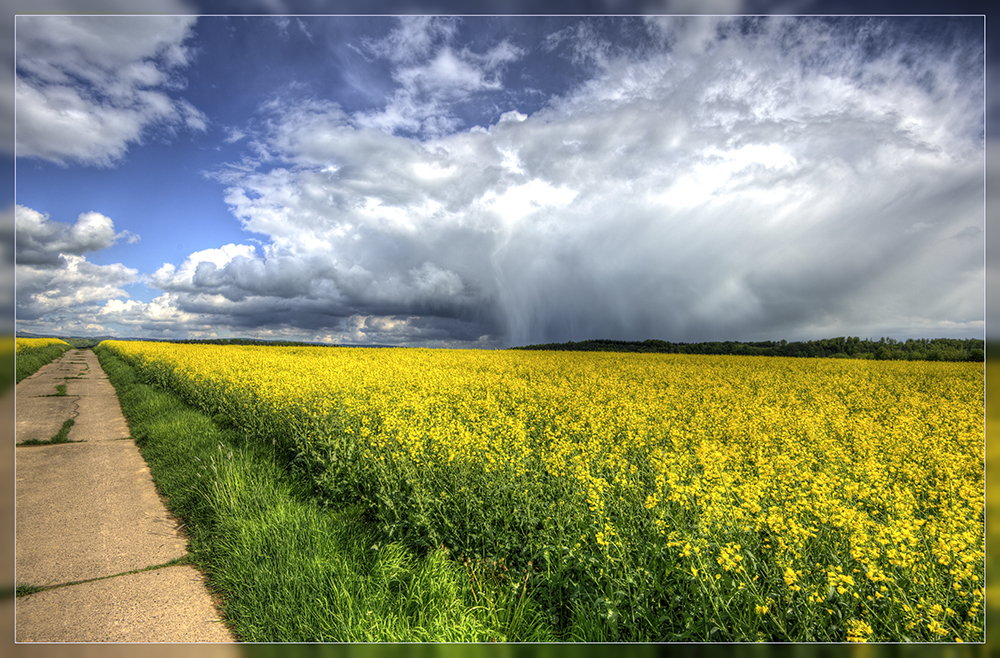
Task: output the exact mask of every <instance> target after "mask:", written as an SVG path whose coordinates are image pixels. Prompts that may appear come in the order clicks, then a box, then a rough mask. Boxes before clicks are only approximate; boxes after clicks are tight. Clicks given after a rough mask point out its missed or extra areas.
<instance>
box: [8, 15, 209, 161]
mask: <svg viewBox="0 0 1000 658" xmlns="http://www.w3.org/2000/svg"><path fill="white" fill-rule="evenodd" d="M195 20H196V18H195V17H193V16H156V17H150V16H19V17H18V18H17V21H16V41H17V43H16V49H17V50H16V65H17V77H16V80H15V111H16V113H17V136H16V140H17V142H16V149H17V155H18V156H19V157H38V158H42V159H46V160H51V161H53V162H58V163H66V162H70V161H76V162H81V163H86V164H93V165H98V166H110V165H112V164H114V163H116V162H117V161H118V160H120V159H121V158H122V157H123V156H124V154H125V152H126V151H127V150H128V147H129V144H133V143H141V142H142V139H143V136H144V134H146V132H148V131H149V130H151V129H154V128H159V129H166V130H173V129H175V127H176V126H186V127H187V128H189V129H191V130H196V131H203V130H205V128H206V125H207V118H206V117H205V115H204V114H203V113H202V112H201V111H199V110H198V109H197V108H195V107H194V106H192V105H191V104H190V103H188V102H186V101H184V100H175V99H174V98H172V97H171V96H170V94H169V93H168V92H172V91H177V90H178V89H181V88H183V85H184V82H183V79H182V78H179V77H178V71H179V70H181V69H183V68H185V67H186V66H188V65H189V64H190V63H191V60H192V54H191V52H190V51H189V50H188V49H187V48H186V47H185V46H184V43H185V41H186V40H187V39H188V37H189V36H190V34H191V29H192V26H193V24H194V22H195Z"/></svg>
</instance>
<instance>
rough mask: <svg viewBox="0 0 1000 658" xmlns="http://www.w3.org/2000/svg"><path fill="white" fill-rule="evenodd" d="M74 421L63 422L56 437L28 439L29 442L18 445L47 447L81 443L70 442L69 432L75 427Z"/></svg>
mask: <svg viewBox="0 0 1000 658" xmlns="http://www.w3.org/2000/svg"><path fill="white" fill-rule="evenodd" d="M73 422H74V421H73V419H72V418H70V419H68V420H66V421H65V422H63V424H62V427H61V428H59V431H58V432H56V434H55V436H53V437H52V438H51V439H28V440H27V441H21V442H20V443H18V445H20V446H47V445H53V444H56V443H80V442H79V441H70V440H69V430H70V428H72V427H73Z"/></svg>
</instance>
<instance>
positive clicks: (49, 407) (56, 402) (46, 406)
mask: <svg viewBox="0 0 1000 658" xmlns="http://www.w3.org/2000/svg"><path fill="white" fill-rule="evenodd" d="M77 400H78V398H76V397H70V396H68V395H64V396H58V397H51V398H49V397H43V398H32V397H26V396H23V395H21V393H20V390H18V394H17V425H16V430H15V431H16V434H15V437H14V438H15V440H16V442H17V443H21V442H23V441H28V440H29V439H38V440H41V441H47V440H48V439H51V438H52V437H53V436H55V434H56V433H57V432H58V431H59V430H60V429H61V428H62V426H63V423H64V422H66V420H67V419H69V418H75V417H76V415H77ZM74 422H75V421H74Z"/></svg>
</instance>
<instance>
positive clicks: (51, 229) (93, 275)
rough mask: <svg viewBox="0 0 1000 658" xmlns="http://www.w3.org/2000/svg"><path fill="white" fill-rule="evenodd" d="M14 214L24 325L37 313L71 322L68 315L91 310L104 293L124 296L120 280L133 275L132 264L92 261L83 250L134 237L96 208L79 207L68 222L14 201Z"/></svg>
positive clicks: (49, 319)
mask: <svg viewBox="0 0 1000 658" xmlns="http://www.w3.org/2000/svg"><path fill="white" fill-rule="evenodd" d="M14 220H15V223H16V233H15V235H16V245H15V249H16V261H17V265H16V286H15V299H16V313H17V318H18V321H19V322H20V323H21V324H22V325H24V326H31V325H30V324H27V323H31V322H32V321H37V320H39V319H40V318H44V319H45V322H46V324H47V325H48V326H52V325H53V324H58V325H66V326H69V325H72V326H77V325H78V322H77V321H76V320H74V319H73V318H74V316H76V315H81V314H82V315H93V314H94V313H96V308H97V305H98V304H100V303H102V302H105V301H106V300H108V299H110V298H120V297H125V298H127V297H128V293H127V292H125V290H124V289H123V286H127V285H129V284H132V283H135V282H136V281H138V279H139V276H138V274H139V273H138V271H137V270H135V269H132V268H129V267H125V266H124V265H121V264H120V263H116V264H113V265H96V264H94V263H90V262H88V261H87V259H86V257H85V256H83V254H84V253H88V252H95V251H100V250H102V249H107V248H108V247H110V246H112V245H114V244H115V242H116V241H117V240H119V239H121V238H123V237H125V238H131V237H135V236H130V234H128V233H127V232H124V231H123V232H121V233H115V230H114V223H113V222H112V221H111V219H110V218H108V217H106V216H104V215H101V214H100V213H96V212H87V213H81V214H80V216H79V217H78V218H77V221H76V223H74V224H73V225H68V224H63V223H60V222H53V221H51V220H50V219H49V218H48V216H47V215H43V214H42V213H39V212H38V211H36V210H33V209H31V208H27V207H25V206H21V205H18V206H15V208H14ZM66 323H69V325H67V324H66ZM74 323H75V324H74Z"/></svg>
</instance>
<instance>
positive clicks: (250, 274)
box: [16, 17, 985, 347]
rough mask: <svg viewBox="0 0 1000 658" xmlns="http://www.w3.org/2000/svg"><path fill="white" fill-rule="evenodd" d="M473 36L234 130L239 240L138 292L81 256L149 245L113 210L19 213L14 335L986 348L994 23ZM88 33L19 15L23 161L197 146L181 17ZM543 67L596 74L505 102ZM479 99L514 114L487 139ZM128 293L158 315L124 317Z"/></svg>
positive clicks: (368, 41)
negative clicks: (908, 341) (72, 216)
mask: <svg viewBox="0 0 1000 658" xmlns="http://www.w3.org/2000/svg"><path fill="white" fill-rule="evenodd" d="M301 20H302V23H303V24H302V26H301V29H300V33H301V37H300V38H306V36H308V37H309V39H310V41H312V40H313V39H322V34H323V32H322V27H323V25H322V24H320V23H314V22H311V21H310V20H307V19H301ZM338 20H350V19H338ZM477 20H478V19H473V18H466V19H463V20H458V19H451V18H444V19H433V18H415V19H400V20H398V21H397V22H396V23H395V25H394V27H393V29H392V30H390V31H388V32H387V33H385V34H384V35H383V36H382V37H380V38H375V37H371V36H365V37H362V38H359V39H358V40H357V41H356V43H353V42H352V44H351V48H352V49H353V51H354V52H355V53H357V55H358V57H360V58H362V59H364V61H365V62H368V63H369V64H374V65H378V66H381V67H384V68H385V69H386V70H387V71H388V77H389V78H390V79H391V80H392V82H393V85H394V86H393V88H391V89H390V90H388V91H387V92H386V93H385V96H384V99H383V101H382V103H381V104H380V105H378V106H377V107H374V108H367V109H356V108H349V107H345V105H344V104H343V103H341V102H338V101H337V99H335V98H322V97H313V96H306V97H302V96H294V95H293V96H289V95H288V94H284V93H282V91H281V90H275V93H274V94H273V96H272V99H271V100H270V101H269V102H267V103H265V104H263V105H262V106H260V107H259V108H258V111H257V113H256V114H255V115H254V116H253V117H248V119H247V120H246V122H245V124H244V125H239V126H229V127H228V129H227V131H226V141H227V142H228V143H234V142H236V143H240V144H244V145H245V151H244V156H243V158H242V159H241V160H239V161H234V162H229V163H228V164H223V163H220V165H219V166H217V167H216V168H214V169H213V170H212V171H210V172H208V174H207V175H209V176H211V177H212V178H213V179H214V180H217V181H218V182H219V183H221V184H222V186H223V188H224V192H223V195H224V198H225V202H226V203H227V204H229V206H230V208H231V212H232V215H233V216H234V217H235V218H236V219H237V220H238V221H239V222H240V224H241V226H242V227H243V229H244V230H245V231H246V235H247V239H246V240H245V242H244V243H243V244H235V243H234V244H226V245H219V247H218V248H213V249H208V250H202V251H199V252H196V253H192V254H190V255H189V256H188V257H187V258H185V259H183V260H182V261H180V262H168V263H162V264H160V263H157V264H151V266H150V267H149V269H148V270H147V271H146V272H143V273H140V272H138V271H136V270H135V269H132V268H127V267H124V266H122V265H104V266H98V265H94V264H93V263H89V262H87V260H86V257H85V256H84V254H85V253H88V252H96V251H100V250H102V249H106V248H108V247H110V246H111V245H112V244H114V243H115V242H116V241H122V240H125V241H127V239H129V238H130V237H134V236H133V235H132V234H131V233H128V234H126V233H123V232H119V233H115V229H114V225H113V222H112V219H111V218H108V217H105V216H104V215H101V214H99V213H94V212H88V209H80V210H81V213H82V214H81V215H80V217H79V218H78V220H77V222H76V224H74V225H72V226H69V225H67V224H58V223H56V222H52V221H51V220H49V219H48V218H46V217H44V216H43V215H41V214H40V213H38V212H36V211H34V210H32V209H31V208H28V207H18V209H17V212H16V223H17V230H18V241H17V250H18V256H17V262H18V265H17V268H18V269H17V276H18V286H17V309H18V328H21V329H28V330H36V331H44V330H50V331H52V330H57V329H61V330H64V331H74V330H75V328H80V327H91V328H92V330H91V331H90V333H101V332H105V331H117V332H120V333H122V334H125V335H150V336H175V337H181V336H187V335H193V336H212V335H222V336H225V335H256V336H260V337H275V338H300V339H307V340H330V341H335V342H351V343H367V342H373V343H380V344H386V343H388V344H418V345H440V346H484V347H497V346H507V345H520V344H527V343H542V342H555V341H564V340H582V339H587V338H598V337H600V338H614V339H623V340H641V339H645V338H661V339H664V340H671V341H701V340H727V339H731V340H762V339H781V338H786V339H790V340H793V339H809V338H819V337H825V336H839V335H860V336H864V337H868V336H872V337H879V336H883V335H885V336H893V337H896V338H906V337H916V336H927V337H934V336H953V337H975V336H982V334H983V327H984V309H983V295H984V288H983V286H984V282H983V278H984V255H983V241H984V235H983V225H984V224H983V222H984V187H983V186H984V166H985V165H984V141H983V139H984V137H983V136H984V115H983V97H984V80H983V48H984V45H983V42H982V34H981V32H980V33H978V34H977V33H976V32H975V30H968V29H965V28H968V25H965V26H964V27H963V26H961V25H958V26H956V25H955V24H954V22H951V23H942V22H941V21H940V19H926V20H927V21H932V22H933V21H935V20H937V21H938V23H936V24H934V25H933V26H931V25H921V24H917V23H914V20H912V19H911V21H910V22H907V23H900V22H898V21H895V20H893V19H864V20H861V19H850V20H819V19H801V18H768V19H727V18H662V17H661V18H650V19H647V20H636V19H629V20H620V21H619V20H613V19H600V20H599V19H581V20H580V21H578V22H576V23H574V24H572V25H570V26H568V27H566V28H564V29H561V30H558V31H554V32H551V33H549V34H547V35H546V36H545V38H544V39H542V40H541V41H540V42H528V41H523V42H522V41H519V40H518V35H517V30H511V31H510V33H509V34H507V33H497V32H496V31H494V32H489V33H486V34H487V36H481V35H479V33H478V32H477V33H476V35H477V36H480V37H481V38H477V39H470V38H468V33H467V32H463V31H462V30H461V29H460V28H462V27H463V26H464V27H465V28H470V26H474V25H477V24H476V23H475V21H477ZM93 25H94V24H92V23H87V22H85V19H77V18H73V19H68V18H67V19H63V22H62V23H58V24H57V27H58V29H57V30H56V31H55V32H50V31H49V30H47V29H45V30H43V29H42V27H41V23H39V25H38V26H35V25H29V28H28V29H27V30H26V32H25V33H24V35H23V38H24V39H25V47H24V49H23V51H24V52H22V48H21V39H22V31H21V26H20V24H19V26H18V35H17V38H18V47H19V51H18V52H19V54H18V76H19V80H18V94H19V95H18V101H17V102H18V155H19V156H25V157H33V158H38V159H46V160H50V161H56V162H66V163H77V164H84V165H92V166H93V165H96V166H110V165H116V164H117V165H120V166H127V153H128V151H129V148H131V147H132V145H135V146H136V147H138V146H140V145H141V144H142V143H143V139H144V136H145V135H148V134H150V132H149V131H161V133H163V131H165V133H164V134H166V135H167V137H168V138H169V136H170V134H173V133H174V132H175V131H177V130H179V129H184V130H188V131H190V132H191V133H193V134H197V133H199V132H204V131H205V130H206V126H208V125H210V124H211V123H212V121H213V119H212V115H211V113H210V111H207V110H206V109H204V108H201V109H199V108H196V107H195V106H194V105H193V104H191V103H190V102H188V101H187V100H185V99H184V88H185V85H184V78H183V76H184V75H186V74H187V72H189V71H191V70H193V69H196V68H197V66H198V59H197V54H196V51H197V49H196V48H194V47H192V45H191V43H192V40H195V39H196V36H197V33H198V25H197V24H196V23H195V22H194V21H193V19H192V20H186V19H177V20H175V21H173V22H170V21H164V22H162V23H156V26H157V27H151V26H150V25H148V24H145V23H143V25H142V26H141V27H138V28H135V29H132V28H130V29H129V31H126V30H124V29H123V28H122V27H121V26H119V27H117V28H113V27H108V26H107V25H110V23H109V24H107V25H105V24H104V23H100V27H93ZM285 29H286V36H288V38H290V35H292V33H293V32H294V30H293V29H292V26H290V25H286V26H285ZM928 29H931V30H932V31H935V34H934V37H933V38H932V39H931V38H930V37H927V32H928ZM50 34H51V35H53V36H47V35H50ZM970 35H971V36H972V37H975V38H972V39H970V38H969V36H970ZM98 37H101V38H98ZM57 38H58V39H57ZM977 39H978V40H977ZM140 42H141V43H140ZM543 52H544V53H549V54H552V53H557V54H558V55H559V56H560V57H561V58H563V60H564V61H567V62H570V63H571V64H572V66H574V67H575V70H577V71H578V72H579V77H580V82H579V84H574V85H573V86H572V87H570V88H569V89H567V90H565V91H564V92H562V93H560V94H556V95H549V96H548V97H547V99H546V100H545V102H544V103H542V104H541V106H540V108H539V109H537V110H534V111H532V112H530V113H529V112H524V113H522V112H521V111H520V109H521V107H522V106H519V105H518V104H517V103H511V104H510V106H509V107H508V106H505V105H504V104H503V103H504V99H510V98H515V97H524V96H525V94H528V93H529V91H532V90H533V91H538V92H539V93H544V91H543V90H542V89H540V86H541V83H540V78H539V77H537V76H535V77H534V78H533V77H532V75H531V72H532V70H531V68H530V66H529V64H530V62H531V61H532V58H534V57H536V56H537V55H538V54H539V53H543ZM22 55H23V57H24V59H23V60H22ZM515 68H516V70H517V71H519V73H518V74H517V75H515V74H514V73H512V71H514V70H515ZM358 84H363V81H360V80H359V81H358ZM515 91H516V92H517V94H515V93H514V92H515ZM220 93H224V92H220ZM22 104H23V105H22ZM22 107H24V108H25V109H24V110H23V114H24V115H23V116H22ZM470 108H480V110H481V112H480V115H479V116H499V118H498V119H496V120H494V121H491V122H488V123H484V124H481V125H475V124H472V125H470V121H469V119H468V117H469V116H475V113H474V112H472V111H471V110H470ZM483 108H488V109H489V111H486V110H484V109H483ZM74 112H76V113H78V114H76V115H74V114H73V113H74ZM68 116H74V117H78V118H74V119H73V120H72V121H69V120H67V119H66V117H68ZM22 121H23V122H24V123H23V126H24V129H23V132H22ZM64 128H65V131H66V132H65V134H64V132H63V129H64ZM70 133H72V134H71V135H70ZM123 159H124V162H125V164H121V163H122V162H123ZM138 281H143V282H145V284H146V285H147V286H149V287H151V288H155V289H158V290H160V291H163V293H162V295H160V296H159V297H157V298H156V299H154V300H152V301H149V302H141V301H135V300H131V299H129V295H128V293H127V292H126V290H125V289H124V288H125V287H126V286H127V285H129V284H134V283H136V282H138Z"/></svg>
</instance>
